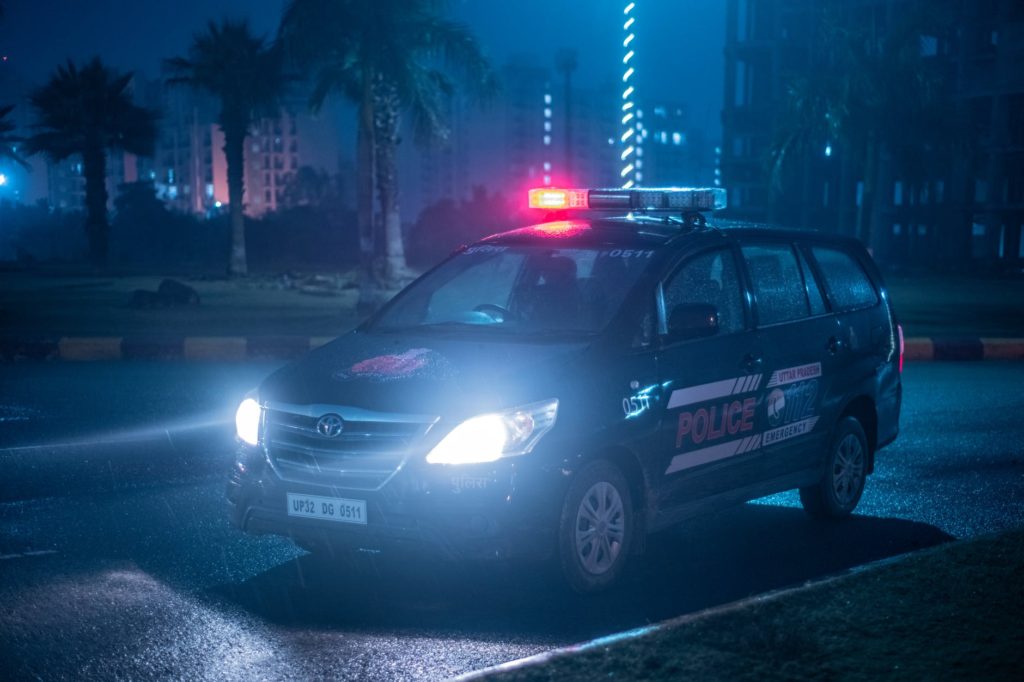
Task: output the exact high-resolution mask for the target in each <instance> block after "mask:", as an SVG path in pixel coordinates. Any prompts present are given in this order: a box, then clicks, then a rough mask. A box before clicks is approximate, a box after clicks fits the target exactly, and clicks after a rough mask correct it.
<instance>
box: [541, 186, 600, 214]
mask: <svg viewBox="0 0 1024 682" xmlns="http://www.w3.org/2000/svg"><path fill="white" fill-rule="evenodd" d="M587 194H588V191H587V190H585V189H558V188H554V187H542V188H540V189H531V190H530V208H544V209H547V210H549V211H564V210H568V209H572V208H587V207H588V205H589V204H588V202H587Z"/></svg>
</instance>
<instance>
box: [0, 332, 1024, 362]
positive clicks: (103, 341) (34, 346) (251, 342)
mask: <svg viewBox="0 0 1024 682" xmlns="http://www.w3.org/2000/svg"><path fill="white" fill-rule="evenodd" d="M331 340H333V337H330V336H250V337H245V336H188V337H173V336H125V337H120V336H65V337H49V338H47V337H24V338H23V337H2V338H0V360H4V361H20V360H75V361H89V360H137V359H139V360H141V359H150V360H182V359H184V360H196V361H233V360H282V359H291V358H297V357H299V356H301V355H303V354H304V353H306V352H307V351H310V350H313V349H315V348H319V347H320V346H323V345H324V344H326V343H329V342H330V341H331ZM905 358H906V360H907V361H908V362H925V361H943V362H953V361H975V360H1004V361H1005V360H1015V361H1020V360H1024V338H1022V339H1017V338H978V337H967V338H927V337H912V338H908V339H907V340H906V345H905Z"/></svg>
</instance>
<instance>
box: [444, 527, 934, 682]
mask: <svg viewBox="0 0 1024 682" xmlns="http://www.w3.org/2000/svg"><path fill="white" fill-rule="evenodd" d="M944 544H948V543H940V545H933V546H931V547H924V548H922V549H918V550H915V551H912V552H906V553H904V554H897V555H896V556H891V557H886V558H885V559H879V560H878V561H872V562H870V563H866V564H861V565H860V566H853V567H852V568H848V569H846V570H844V571H842V572H840V573H834V574H832V575H829V576H826V577H824V578H820V579H817V580H809V581H807V582H805V583H803V584H802V585H796V586H794V587H783V588H780V589H777V590H772V591H770V592H764V593H762V594H758V595H754V596H752V597H746V598H744V599H739V600H737V601H733V602H729V603H728V604H722V605H720V606H713V607H711V608H709V609H704V610H702V611H696V612H694V613H688V614H685V615H682V616H676V617H675V618H670V619H668V620H664V621H661V622H660V623H655V624H653V625H645V626H643V627H639V628H634V629H632V630H626V631H624V632H617V633H614V634H611V635H605V636H604V637H598V638H596V639H592V640H589V641H586V642H580V643H579V644H572V645H570V646H565V647H558V648H557V649H552V650H551V651H544V652H541V653H539V654H534V655H533V656H527V657H526V658H518V659H516V660H514V661H507V662H505V663H499V664H497V665H492V666H488V667H486V668H481V669H480V670H474V671H472V672H468V673H463V674H462V675H457V676H455V677H452V678H449V682H477V681H478V680H484V679H487V678H488V677H489V676H491V675H494V674H497V673H503V672H511V671H515V670H522V669H523V668H529V667H533V666H538V665H543V664H545V663H548V662H550V661H553V660H555V659H560V658H567V657H569V656H574V655H576V654H580V653H583V652H586V651H590V650H593V649H601V648H603V647H606V646H609V645H611V644H617V643H619V642H628V641H632V640H636V639H640V638H641V637H644V636H646V635H649V634H651V633H653V632H658V631H660V630H668V629H671V628H676V627H680V626H682V625H686V624H688V623H692V622H694V621H698V620H702V619H704V618H710V617H712V616H715V615H719V614H724V613H734V612H736V611H742V610H744V609H746V608H748V607H751V606H756V605H758V604H767V603H770V602H774V601H778V600H780V599H784V598H786V597H789V596H791V595H794V594H800V593H803V592H812V591H814V590H819V589H823V588H825V587H828V586H829V585H831V584H832V583H835V582H838V581H840V580H844V579H846V578H849V577H850V576H852V575H857V574H859V573H866V572H869V571H873V570H876V569H878V568H882V567H883V566H889V565H891V564H896V563H899V562H901V561H906V560H907V559H909V558H910V557H913V556H916V555H918V554H920V553H921V552H927V551H930V550H932V549H934V548H935V547H936V546H941V545H944Z"/></svg>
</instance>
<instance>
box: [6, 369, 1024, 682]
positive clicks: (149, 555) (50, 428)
mask: <svg viewBox="0 0 1024 682" xmlns="http://www.w3.org/2000/svg"><path fill="white" fill-rule="evenodd" d="M271 367H272V365H215V364H210V365H203V364H200V365H196V364H192V365H187V364H166V363H165V364H143V363H137V364H136V363H116V364H87V365H74V364H39V365H6V366H0V499H2V500H5V501H3V502H0V677H3V678H12V679H18V678H33V677H41V678H47V679H53V678H66V679H83V678H88V677H103V678H112V677H132V678H138V677H147V678H148V677H172V678H185V679H254V678H263V679H282V678H296V679H308V678H333V679H371V680H391V679H438V678H444V677H448V676H451V675H455V674H459V673H462V672H467V671H470V670H473V669H477V668H480V667H483V666H486V665H491V664H494V663H498V662H502V661H506V660H510V659H513V658H518V657H522V656H526V655H529V654H532V653H536V652H539V651H543V650H546V649H549V648H551V647H554V646H559V645H564V644H569V643H573V642H578V641H581V640H584V639H588V638H591V637H595V636H600V635H605V634H609V633H612V632H616V631H620V630H623V629H626V628H630V627H635V626H639V625H643V624H647V623H650V622H655V621H658V620H662V619H665V618H668V617H671V616H674V615H678V614H682V613H687V612H691V611H694V610H699V609H702V608H706V607H709V606H714V605H716V604H721V603H724V602H728V601H731V600H734V599H738V598H741V597H744V596H748V595H751V594H756V593H759V592H763V591H765V590H769V589H773V588H778V587H783V586H787V585H793V584H798V583H800V582H802V581H805V580H810V579H814V578H818V577H821V576H825V575H828V574H831V573H835V572H837V571H840V570H842V569H845V568H848V567H852V566H856V565H859V564H862V563H865V562H868V561H872V560H875V559H880V558H884V557H888V556H893V555H896V554H900V553H903V552H907V551H911V550H914V549H917V548H920V547H925V546H929V545H933V544H936V543H939V542H943V541H946V540H948V539H950V538H953V537H967V536H972V535H977V534H982V533H989V532H995V531H999V530H1001V529H1005V528H1012V527H1020V526H1024V504H1022V503H1024V445H1022V443H1024V438H1022V437H1024V419H1022V416H1024V391H1022V390H1021V388H1020V386H1021V385H1024V363H1022V364H996V363H976V364H921V365H910V366H909V367H908V369H907V373H906V375H905V378H906V396H907V397H906V405H905V409H904V418H903V422H902V424H903V433H902V435H901V437H900V439H899V440H898V441H897V442H896V444H895V445H894V446H892V447H890V448H888V449H887V450H885V451H883V452H882V453H881V454H880V455H879V458H878V463H877V470H876V473H875V474H874V476H873V477H872V478H871V479H870V480H869V482H868V489H867V492H866V493H865V497H864V499H863V501H862V502H861V506H860V507H859V510H858V511H859V514H858V515H857V516H856V517H854V518H853V519H851V520H850V521H848V522H846V523H842V524H839V525H828V524H825V525H822V524H816V523H812V522H810V521H808V520H807V519H806V518H805V517H804V515H803V513H802V512H801V511H800V510H799V509H798V508H796V507H795V505H796V499H795V495H793V494H785V495H780V496H776V497H774V498H770V499H766V500H763V501H759V502H758V503H755V504H748V505H745V506H743V507H740V508H737V509H735V510H732V511H729V512H727V513H723V514H719V515H716V516H713V517H707V518H703V519H698V520H695V521H691V522H689V523H687V524H685V525H684V526H682V527H680V528H678V529H675V530H673V531H671V532H668V533H665V534H663V535H662V536H660V537H657V538H654V539H652V540H651V542H650V545H649V551H648V553H647V555H645V556H644V557H643V558H642V559H641V560H639V561H635V562H634V565H633V566H632V567H631V570H630V572H629V575H628V576H627V579H626V580H625V582H624V584H623V585H622V587H621V588H620V589H617V590H615V591H613V592H611V593H609V594H605V595H600V596H598V597H590V598H581V597H576V596H573V595H568V594H566V593H565V592H564V591H562V590H561V588H560V587H559V585H558V583H557V581H555V580H554V579H553V578H552V577H551V576H550V575H549V574H548V573H546V572H544V571H543V570H541V569H536V568H530V567H522V566H503V565H498V566H494V565H483V566H464V565H460V566H452V565H445V564H438V563H432V562H429V561H425V560H422V559H421V560H409V559H407V558H406V559H391V560H389V559H386V558H381V557H366V558H361V559H359V560H357V561H349V562H345V563H338V564H328V563H323V562H319V561H314V560H312V558H311V557H309V556H308V555H305V554H304V553H303V552H301V551H299V550H297V549H295V548H294V547H292V546H291V545H290V544H289V543H288V542H286V541H284V540H279V539H276V538H252V537H247V536H243V535H241V534H239V533H237V532H236V531H234V530H233V529H232V528H231V527H229V526H228V524H227V522H226V520H225V518H224V509H223V503H222V492H223V483H222V478H223V475H222V472H223V470H224V468H225V467H226V462H227V460H226V459H225V455H224V453H225V452H226V449H227V447H228V445H229V444H230V419H231V412H232V410H233V407H234V405H235V403H236V402H237V400H238V399H239V398H240V397H241V396H242V395H243V394H244V393H245V392H246V391H247V390H248V389H249V388H251V387H252V386H253V385H255V383H256V382H257V381H258V379H259V378H260V377H261V376H262V375H263V374H265V373H266V372H267V371H269V369H271Z"/></svg>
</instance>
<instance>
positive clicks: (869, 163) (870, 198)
mask: <svg viewBox="0 0 1024 682" xmlns="http://www.w3.org/2000/svg"><path fill="white" fill-rule="evenodd" d="M877 180H878V142H877V141H876V140H875V136H874V135H873V134H872V135H869V136H868V140H867V149H866V151H865V153H864V189H863V192H862V193H861V200H860V206H858V207H857V236H858V237H859V238H860V240H861V241H862V242H863V243H864V246H865V247H867V248H868V250H872V246H873V244H872V242H871V239H872V236H873V235H872V234H871V222H872V219H873V216H874V212H875V211H874V206H875V184H876V182H877Z"/></svg>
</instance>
